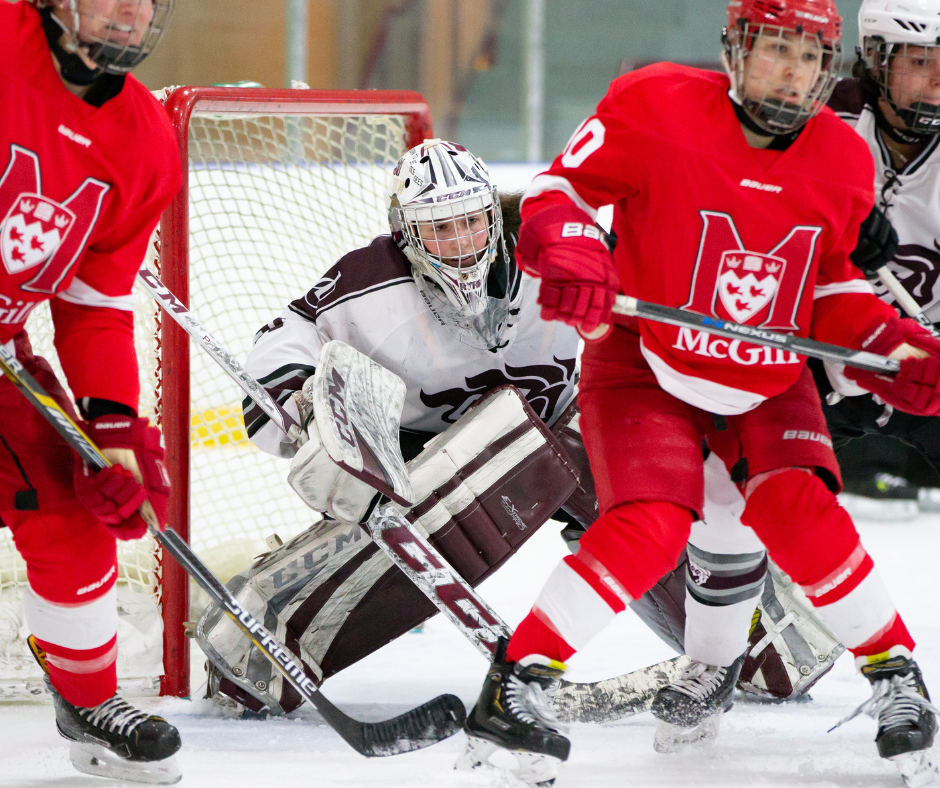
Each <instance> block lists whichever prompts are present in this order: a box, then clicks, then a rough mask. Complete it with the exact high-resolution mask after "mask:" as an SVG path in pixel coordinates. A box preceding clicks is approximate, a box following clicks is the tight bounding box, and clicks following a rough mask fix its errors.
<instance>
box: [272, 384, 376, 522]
mask: <svg viewBox="0 0 940 788" xmlns="http://www.w3.org/2000/svg"><path fill="white" fill-rule="evenodd" d="M313 381H314V379H313V378H312V377H310V378H307V380H306V381H305V383H304V389H307V388H308V386H309V387H311V388H312V387H313V385H314V383H313ZM303 435H304V437H303V441H304V443H303V445H302V446H301V447H300V449H299V450H298V451H297V454H295V455H294V457H293V458H292V459H291V463H290V471H289V473H288V474H287V483H288V484H289V485H290V486H291V487H292V488H293V490H294V492H296V493H297V495H299V496H300V498H301V500H302V501H303V502H304V503H305V504H307V506H309V507H310V508H311V509H314V510H315V511H318V512H323V513H325V514H327V515H329V516H330V517H332V518H333V519H334V520H341V521H342V522H345V523H364V522H365V521H366V520H368V519H369V515H370V514H372V510H373V509H374V508H375V505H376V503H378V500H379V498H380V497H381V496H380V495H379V493H377V492H376V491H375V488H373V487H371V486H369V485H368V484H366V483H365V482H363V481H360V480H359V479H357V478H356V477H355V476H353V475H352V474H351V473H347V472H346V471H344V470H343V469H342V468H340V466H339V465H337V464H336V463H335V462H334V461H333V460H332V459H331V458H330V453H329V452H328V451H327V449H326V447H325V446H324V445H323V441H322V440H321V438H320V430H319V428H318V427H317V422H316V420H315V419H314V418H313V413H312V412H311V414H310V417H309V419H308V421H307V423H306V424H305V425H304V429H303Z"/></svg>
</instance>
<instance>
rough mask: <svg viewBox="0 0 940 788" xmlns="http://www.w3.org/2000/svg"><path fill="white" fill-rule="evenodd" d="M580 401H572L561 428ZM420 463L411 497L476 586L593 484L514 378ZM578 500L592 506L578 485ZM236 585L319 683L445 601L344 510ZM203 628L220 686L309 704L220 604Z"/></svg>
mask: <svg viewBox="0 0 940 788" xmlns="http://www.w3.org/2000/svg"><path fill="white" fill-rule="evenodd" d="M576 412H577V411H576V409H574V406H572V408H569V411H567V412H566V413H565V415H564V416H563V417H562V418H561V419H560V420H559V422H558V425H556V428H558V429H565V428H566V427H567V425H569V423H570V420H571V414H576ZM566 416H567V417H568V418H566ZM321 429H322V427H321ZM569 433H570V431H569ZM570 437H571V436H570V434H568V435H567V436H565V439H566V442H567V441H568V440H570ZM582 453H583V449H582ZM408 473H409V476H410V478H411V483H412V485H413V487H414V493H415V496H414V500H416V501H417V503H416V504H415V505H414V506H413V507H411V508H410V509H406V508H405V507H400V508H401V509H402V511H403V512H404V513H405V515H406V517H407V518H408V519H409V520H410V521H411V522H412V523H414V524H415V525H416V526H417V527H418V528H419V529H421V530H422V531H423V532H424V533H425V534H426V535H427V537H428V539H429V541H430V542H431V544H432V545H434V547H436V548H437V549H438V550H439V551H440V552H441V553H442V554H443V556H444V557H445V558H446V559H447V560H448V561H449V562H450V563H451V564H452V565H453V566H454V568H455V569H456V570H457V571H458V572H459V573H460V574H461V575H462V576H463V577H464V578H465V579H466V580H467V581H468V582H469V583H470V584H471V585H473V586H476V585H477V584H478V583H480V582H481V581H482V580H484V579H485V578H486V577H488V576H489V575H490V574H492V573H493V572H494V571H496V570H497V569H498V568H499V567H500V566H502V565H503V563H505V561H506V560H507V559H508V558H509V557H510V556H511V555H512V554H513V553H515V552H516V550H518V549H519V547H520V546H521V545H522V544H523V543H524V542H525V541H526V540H527V539H528V538H529V537H530V536H532V534H533V533H535V531H536V530H538V528H539V527H540V526H541V525H543V524H544V523H545V522H546V521H547V520H548V519H549V518H550V517H551V516H552V515H553V514H554V513H555V512H556V511H557V510H558V509H559V508H560V507H561V506H562V505H563V504H565V503H566V502H567V501H569V499H572V494H573V493H575V491H576V490H577V491H578V493H580V494H581V495H582V496H583V488H578V478H579V473H578V470H577V469H576V466H575V465H574V464H573V463H572V460H571V459H570V458H569V457H568V455H567V454H566V452H565V450H564V449H563V448H562V444H561V443H560V442H559V440H558V439H557V438H556V436H555V435H553V434H552V432H551V431H550V430H549V429H548V427H546V426H545V424H543V423H542V421H541V419H539V418H538V416H537V415H536V414H535V413H534V411H533V410H532V408H531V407H530V406H529V404H528V403H527V402H526V401H525V398H524V397H523V396H522V395H521V394H520V393H519V392H518V391H517V390H516V389H515V388H514V387H512V386H504V387H500V388H497V389H494V390H493V391H492V392H490V393H488V394H487V395H485V396H484V397H483V398H481V400H480V401H479V402H478V403H476V404H475V405H474V406H473V407H472V408H471V409H470V410H469V411H468V412H467V413H466V414H465V415H464V416H463V417H462V418H461V419H460V420H459V421H458V422H457V423H456V424H454V425H453V426H452V427H451V428H450V429H448V430H447V431H445V432H443V433H441V434H440V435H438V436H436V437H434V438H433V439H432V440H431V441H430V442H429V443H428V444H427V446H426V447H425V449H424V451H422V452H421V454H419V455H418V456H417V457H415V458H414V459H413V460H412V461H411V462H409V463H408ZM573 503H577V505H578V507H579V508H581V509H583V508H584V506H585V504H584V503H583V501H582V500H581V499H580V498H579V497H578V495H575V498H574V500H573ZM588 506H590V504H588ZM227 586H228V588H229V590H231V591H232V593H233V594H235V596H236V597H237V598H238V600H239V602H240V603H241V604H242V605H243V606H244V607H245V608H246V609H247V610H249V611H250V612H251V613H252V614H253V615H254V616H255V617H256V618H257V619H258V620H259V621H262V622H263V623H264V624H265V626H266V627H268V629H269V630H270V631H272V632H273V633H274V634H275V636H276V637H277V638H278V639H279V640H280V641H281V642H282V643H284V644H285V645H286V646H287V647H288V648H289V649H290V650H291V651H293V652H294V654H295V655H296V656H297V657H298V658H299V660H300V661H301V663H302V664H303V666H304V668H305V669H306V671H307V674H308V676H309V677H310V678H311V679H312V680H314V681H315V682H316V683H317V684H318V685H319V684H320V683H322V682H323V681H324V680H325V679H327V678H328V677H329V676H332V675H333V674H335V673H337V672H338V671H340V670H342V669H343V668H345V667H348V666H349V665H352V664H353V663H355V662H358V661H359V660H361V659H362V658H363V657H365V656H367V655H368V654H371V653H372V652H373V651H375V650H376V649H378V648H380V647H381V646H383V645H385V644H386V643H388V642H390V641H392V640H394V639H395V638H397V637H399V636H400V635H402V634H404V633H405V632H407V631H408V630H410V629H412V628H414V627H415V626H417V625H418V624H420V623H421V622H423V621H425V620H426V619H428V618H430V617H431V616H432V615H434V614H435V613H436V612H437V610H436V608H435V607H434V605H433V604H432V603H431V602H430V601H429V600H428V599H427V598H426V597H425V596H424V594H423V593H422V592H421V591H420V590H419V589H418V588H417V587H416V586H415V585H414V584H413V583H412V582H411V581H410V580H409V579H408V578H406V577H405V575H403V574H402V573H401V571H400V570H399V569H398V568H397V567H395V566H394V565H393V564H392V563H391V561H390V560H389V559H388V558H387V557H386V556H385V555H384V553H382V552H381V551H380V550H379V549H378V547H377V546H376V545H375V544H374V543H373V542H372V541H371V539H370V538H369V536H368V534H367V533H366V532H365V531H364V530H363V529H362V528H361V527H360V526H359V525H356V524H351V523H345V522H340V521H336V520H323V521H321V522H318V523H316V524H315V525H314V526H313V527H311V528H310V529H308V530H307V531H305V532H304V533H302V534H300V535H299V536H297V537H295V538H294V539H292V540H291V541H290V542H288V543H286V544H284V545H282V546H280V547H279V548H277V549H276V550H274V551H273V552H271V553H268V554H267V555H265V556H263V557H262V558H260V559H259V560H258V561H257V562H256V563H255V564H254V565H253V566H252V567H250V568H249V569H248V570H246V571H245V572H242V573H240V574H238V575H236V576H235V577H233V578H232V579H231V580H230V581H229V582H228V583H227ZM195 637H196V640H197V642H198V643H199V645H200V647H201V648H202V649H203V651H204V652H205V653H206V655H207V656H208V657H209V660H210V662H211V663H212V668H211V669H210V679H209V688H208V689H209V694H210V695H213V694H215V693H216V692H221V693H222V694H224V695H227V696H229V697H231V698H233V699H235V700H236V701H238V702H240V703H242V704H243V705H245V706H246V707H247V708H249V709H251V710H252V711H256V712H260V711H261V710H262V709H264V708H267V709H268V710H269V711H270V712H272V713H275V714H277V713H282V712H283V713H286V712H290V711H292V710H293V709H295V708H297V706H299V705H300V698H299V696H298V695H297V693H296V692H295V691H294V690H293V689H292V688H291V687H290V686H289V685H287V684H286V683H285V682H284V681H283V680H282V678H281V676H280V674H278V673H277V671H275V670H274V669H273V667H272V666H271V665H270V663H269V662H267V660H264V659H262V658H261V655H259V654H258V653H257V652H256V649H255V648H254V646H252V644H251V643H250V642H249V641H248V640H247V639H246V638H245V637H244V636H243V635H242V634H241V632H240V631H239V630H238V629H237V628H236V627H235V626H234V625H233V624H232V623H231V622H230V621H229V620H228V618H227V617H225V616H224V615H223V614H222V612H221V611H220V610H219V609H218V608H216V607H215V606H211V605H210V606H209V607H208V608H207V609H206V610H205V611H204V612H203V614H202V616H201V617H200V620H199V622H198V624H197V626H196V629H195Z"/></svg>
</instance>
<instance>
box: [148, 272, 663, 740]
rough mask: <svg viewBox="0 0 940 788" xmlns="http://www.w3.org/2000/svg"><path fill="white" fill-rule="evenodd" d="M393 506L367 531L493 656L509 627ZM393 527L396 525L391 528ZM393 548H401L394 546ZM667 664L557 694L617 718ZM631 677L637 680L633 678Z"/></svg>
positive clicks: (226, 362)
mask: <svg viewBox="0 0 940 788" xmlns="http://www.w3.org/2000/svg"><path fill="white" fill-rule="evenodd" d="M138 279H139V281H140V282H141V284H142V285H143V287H144V288H145V289H146V290H147V292H148V293H150V295H151V296H152V297H153V298H154V300H156V301H157V303H159V304H160V305H161V306H162V307H163V309H164V310H165V311H166V313H167V314H168V315H169V316H170V317H171V318H172V319H173V320H175V321H176V322H177V323H178V324H179V325H180V326H181V327H182V328H183V330H185V331H186V333H188V334H189V335H190V336H191V337H192V338H193V339H194V340H196V342H197V343H198V344H199V345H200V346H201V347H202V348H203V349H204V350H206V351H207V352H208V353H209V354H210V355H212V357H213V358H214V359H215V361H216V362H217V363H218V364H219V366H220V367H221V368H222V370H223V371H224V372H225V373H226V374H227V375H229V377H231V378H232V380H234V381H235V382H236V383H238V385H239V386H240V387H241V388H242V390H243V391H244V392H245V393H246V394H247V395H248V396H249V397H250V398H251V399H252V400H253V401H254V402H255V403H257V404H258V405H259V406H260V407H261V408H262V409H263V410H264V412H265V413H267V414H268V415H270V416H271V417H272V419H273V420H274V423H275V424H276V425H277V426H278V428H279V429H280V430H281V432H283V433H284V434H285V435H287V436H288V437H291V432H289V430H291V429H292V425H296V422H295V421H294V420H293V419H292V418H291V417H290V416H289V415H288V414H287V413H286V412H285V411H284V409H283V408H282V407H281V406H280V405H278V404H277V403H276V402H275V401H274V399H273V398H271V396H270V395H269V394H268V392H267V391H265V390H264V388H263V387H262V386H261V385H260V384H259V383H258V382H257V381H256V380H254V378H252V377H251V376H250V375H249V374H248V373H247V372H246V371H245V370H244V368H243V367H242V366H241V365H240V364H239V363H238V362H237V361H236V360H235V359H234V358H233V357H232V355H231V354H230V353H228V351H226V350H225V348H224V347H223V346H222V345H221V344H220V343H219V342H218V341H217V340H216V339H215V338H214V337H213V336H212V334H211V333H210V332H209V331H208V330H207V329H206V328H205V327H204V326H203V325H202V323H200V322H199V320H198V319H197V318H196V316H195V315H193V314H192V312H190V311H189V309H188V308H187V307H186V306H185V305H184V304H183V303H182V302H181V301H180V300H179V299H178V298H176V296H175V295H174V294H173V293H172V292H171V291H170V290H169V289H168V288H167V287H166V286H165V285H164V284H163V282H161V281H160V279H158V278H157V277H156V276H155V275H154V274H153V273H152V272H151V271H149V270H148V269H147V268H141V270H140V273H139V274H138ZM392 511H393V512H394V513H393V514H391V515H389V517H388V518H387V519H386V520H385V521H383V522H384V523H385V527H379V528H372V527H369V525H368V524H367V526H366V527H367V530H369V533H370V535H371V536H372V538H373V540H374V541H375V543H376V544H377V545H378V546H379V548H380V549H381V550H382V551H383V552H384V553H385V554H386V555H387V556H389V558H391V560H392V561H393V562H394V563H396V565H397V566H398V567H399V569H401V571H402V572H403V573H404V574H405V575H406V577H408V579H409V580H411V581H412V582H413V583H414V584H415V585H416V586H417V587H418V588H419V589H421V590H422V591H423V592H424V593H425V595H427V596H428V598H429V599H430V600H431V602H432V603H434V605H435V606H436V607H437V608H438V609H439V610H441V612H443V613H444V615H445V616H446V617H447V618H449V619H450V620H451V621H452V622H453V623H454V624H455V626H457V628H458V629H459V630H460V631H461V632H462V633H463V634H464V635H465V636H466V637H467V638H468V639H469V640H470V641H471V642H472V643H473V644H474V645H475V646H476V647H477V648H478V649H479V650H480V651H481V653H483V654H484V656H485V657H486V658H487V659H491V658H492V654H493V649H494V648H495V643H496V639H497V637H498V636H499V635H500V634H505V636H506V637H509V636H510V635H511V634H512V631H511V630H510V629H509V628H508V627H507V626H506V624H505V623H503V622H502V621H501V620H500V619H499V617H498V616H497V615H496V613H495V612H494V611H493V610H492V608H490V606H489V605H488V604H487V603H486V602H484V601H483V599H482V598H481V597H480V596H479V595H478V594H477V593H476V591H475V590H474V589H473V588H472V587H470V586H469V584H467V583H466V581H464V579H463V578H462V577H461V576H460V575H459V574H458V573H457V572H456V570H455V569H453V567H451V566H450V564H449V563H448V562H447V560H446V559H445V558H444V557H443V556H441V555H440V553H438V552H437V550H436V549H435V548H434V547H432V546H431V545H430V544H429V543H428V541H427V540H426V539H425V538H424V537H423V536H422V535H421V534H419V533H417V532H416V531H415V529H414V527H413V526H412V525H411V523H409V522H408V521H407V520H406V519H405V518H404V517H402V516H401V514H400V513H399V512H398V511H397V510H394V509H393V510H392ZM392 528H394V529H395V530H394V532H393V531H392ZM388 537H390V538H391V539H392V540H397V541H395V546H394V547H393V546H392V544H390V543H389V541H387V538H388ZM409 545H410V546H409ZM396 547H397V549H398V550H399V551H401V552H398V551H396ZM422 556H423V557H425V558H421V560H419V558H418V557H422ZM427 556H432V557H434V558H433V560H434V561H435V562H436V563H437V567H436V568H435V567H433V566H432V565H430V559H428V558H426V557H427ZM425 571H437V572H438V573H439V574H438V576H437V580H436V581H429V580H426V579H420V580H419V577H418V575H419V573H421V572H425ZM440 573H443V574H440ZM446 577H451V578H452V580H451V581H450V582H447V581H446V579H445V578H446ZM438 585H440V586H442V587H443V586H449V588H448V589H446V590H442V591H441V592H440V593H442V594H443V595H444V597H446V598H447V602H445V601H444V599H442V597H441V596H440V595H439V592H438V591H437V590H436V589H437V586H438ZM448 603H449V604H450V606H449V607H448ZM671 663H673V660H666V661H664V662H661V663H658V664H656V665H652V666H650V667H648V668H642V669H640V670H638V671H633V672H631V673H625V674H623V675H622V676H618V677H615V678H612V679H607V680H606V681H603V682H596V683H593V684H581V683H577V682H568V681H563V682H562V687H561V690H559V692H560V693H562V695H561V696H562V698H564V697H565V693H564V690H565V689H566V688H570V691H571V698H575V697H576V698H577V700H576V701H575V700H573V699H572V700H569V701H567V704H568V705H569V706H571V707H572V708H573V707H574V706H575V705H576V706H577V707H578V708H585V709H590V712H589V713H590V714H591V715H592V716H591V721H597V722H602V721H605V720H606V721H612V720H615V719H620V717H622V716H625V715H626V714H627V713H629V712H628V711H627V710H628V709H629V708H633V707H635V708H637V710H640V707H639V704H640V703H641V701H643V700H645V701H646V702H647V704H648V703H651V702H652V698H653V696H654V695H655V694H656V691H657V690H658V689H659V686H654V685H653V683H652V682H651V681H650V680H649V679H648V678H647V676H648V675H652V673H654V672H655V671H660V672H659V673H657V674H656V675H660V676H662V684H661V685H660V686H665V684H667V683H668V682H669V676H667V675H666V670H667V668H666V666H667V665H669V664H671ZM634 678H636V679H637V681H635V682H634ZM614 691H616V692H619V693H625V694H626V696H627V697H628V700H627V701H626V702H625V703H622V704H619V705H618V704H614V705H613V706H611V715H608V716H606V717H604V716H603V715H602V711H601V710H602V708H603V707H604V706H605V705H609V704H610V702H611V699H612V698H613V693H614ZM321 697H322V696H321ZM432 702H433V701H432ZM415 711H417V710H415ZM570 713H572V714H574V713H575V712H573V711H572V712H570Z"/></svg>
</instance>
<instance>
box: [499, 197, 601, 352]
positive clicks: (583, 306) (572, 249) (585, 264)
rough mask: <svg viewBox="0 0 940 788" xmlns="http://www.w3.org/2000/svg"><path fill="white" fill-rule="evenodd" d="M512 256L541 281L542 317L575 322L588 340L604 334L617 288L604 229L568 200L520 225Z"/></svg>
mask: <svg viewBox="0 0 940 788" xmlns="http://www.w3.org/2000/svg"><path fill="white" fill-rule="evenodd" d="M516 261H517V262H518V263H519V265H520V267H521V268H522V269H523V270H524V271H526V272H527V273H530V274H532V275H533V276H538V277H539V278H540V279H541V280H542V281H541V284H540V286H539V297H538V302H539V304H541V306H542V319H543V320H560V321H561V322H563V323H567V324H568V325H572V326H577V328H578V332H579V333H580V334H581V335H582V336H583V337H584V338H585V339H589V340H600V339H603V338H604V337H606V336H607V335H608V334H609V333H610V331H611V327H612V324H613V311H612V310H613V305H614V299H615V298H616V296H617V290H618V288H619V285H618V280H617V272H616V270H615V269H614V261H613V258H612V257H611V254H610V250H609V249H608V248H607V244H606V243H605V242H604V233H603V231H602V230H601V229H600V228H598V227H597V225H595V224H594V223H593V222H591V220H590V218H589V217H588V215H587V214H586V213H585V212H584V211H582V210H581V209H580V208H577V207H576V206H574V205H572V204H570V203H569V204H564V205H562V204H559V205H553V206H552V207H550V208H545V209H544V210H542V211H539V212H538V213H536V214H534V215H533V216H532V217H530V218H529V219H527V220H526V221H524V222H523V224H522V229H521V231H520V232H519V243H518V244H517V245H516Z"/></svg>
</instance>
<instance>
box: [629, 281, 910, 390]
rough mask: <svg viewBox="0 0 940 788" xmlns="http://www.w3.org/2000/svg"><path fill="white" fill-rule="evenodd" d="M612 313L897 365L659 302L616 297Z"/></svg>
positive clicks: (851, 360)
mask: <svg viewBox="0 0 940 788" xmlns="http://www.w3.org/2000/svg"><path fill="white" fill-rule="evenodd" d="M614 312H615V313H617V314H619V315H627V316H629V317H640V318H643V319H644V320H654V321H656V322H657V323H668V324H669V325H671V326H679V327H680V328H691V329H698V330H699V331H704V332H706V333H708V334H715V335H716V336H720V337H724V338H726V339H732V340H733V339H738V340H741V341H742V342H749V343H750V344H752V345H763V346H764V347H773V348H779V349H780V350H785V351H792V352H794V353H798V354H799V355H801V356H811V357H813V358H819V359H822V360H823V361H835V362H838V363H840V364H848V365H849V366H851V367H858V368H859V369H867V370H870V371H871V372H889V373H894V372H897V371H898V370H899V369H900V368H901V366H900V364H899V362H898V361H896V360H895V359H893V358H886V357H885V356H879V355H877V354H875V353H869V352H867V351H865V350H852V349H851V348H847V347H842V346H841V345H830V344H828V343H827V342H817V341H816V340H814V339H806V338H805V337H797V336H791V335H790V334H781V333H779V332H777V331H768V330H767V329H764V328H759V327H756V326H745V325H742V324H741V323H734V322H732V321H731V320H722V319H721V318H717V317H709V316H707V315H700V314H698V313H697V312H688V311H686V310H685V309H675V308H673V307H669V306H663V305H661V304H651V303H649V302H647V301H640V300H638V299H636V298H632V297H630V296H623V295H619V296H617V301H616V303H615V304H614Z"/></svg>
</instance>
